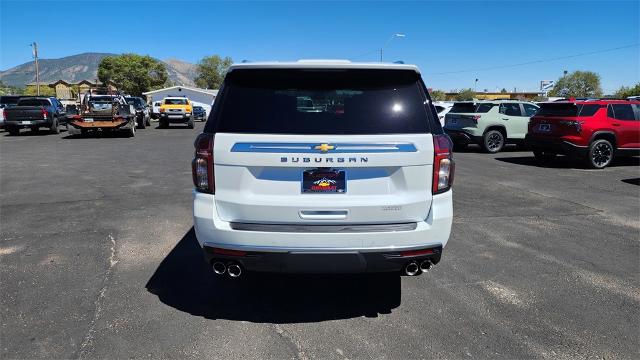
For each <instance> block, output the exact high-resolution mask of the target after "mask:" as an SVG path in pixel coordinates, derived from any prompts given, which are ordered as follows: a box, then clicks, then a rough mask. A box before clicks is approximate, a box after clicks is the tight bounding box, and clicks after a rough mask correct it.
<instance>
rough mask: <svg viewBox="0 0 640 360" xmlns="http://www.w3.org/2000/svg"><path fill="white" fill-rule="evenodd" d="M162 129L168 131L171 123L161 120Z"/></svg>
mask: <svg viewBox="0 0 640 360" xmlns="http://www.w3.org/2000/svg"><path fill="white" fill-rule="evenodd" d="M159 126H160V128H161V129H166V128H168V127H169V122H168V121H165V120H160V124H159Z"/></svg>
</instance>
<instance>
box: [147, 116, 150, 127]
mask: <svg viewBox="0 0 640 360" xmlns="http://www.w3.org/2000/svg"><path fill="white" fill-rule="evenodd" d="M146 123H147V126H151V118H150V117H148V118H147V122H146Z"/></svg>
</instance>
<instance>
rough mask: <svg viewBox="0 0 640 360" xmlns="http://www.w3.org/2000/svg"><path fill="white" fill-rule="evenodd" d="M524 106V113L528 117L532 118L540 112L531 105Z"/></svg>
mask: <svg viewBox="0 0 640 360" xmlns="http://www.w3.org/2000/svg"><path fill="white" fill-rule="evenodd" d="M522 106H524V113H525V114H526V115H527V116H528V117H532V116H533V115H535V113H536V112H537V111H538V108H537V107H536V106H534V105H531V104H522Z"/></svg>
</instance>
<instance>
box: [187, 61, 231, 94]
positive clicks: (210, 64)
mask: <svg viewBox="0 0 640 360" xmlns="http://www.w3.org/2000/svg"><path fill="white" fill-rule="evenodd" d="M231 64H233V60H232V59H231V58H230V57H228V56H227V57H225V58H221V57H220V56H219V55H212V56H205V57H203V58H202V59H201V60H200V61H199V62H198V64H197V65H196V78H195V79H193V81H195V83H196V85H197V86H198V87H201V88H207V89H219V88H220V85H222V80H224V74H225V73H226V72H227V69H228V68H229V66H231Z"/></svg>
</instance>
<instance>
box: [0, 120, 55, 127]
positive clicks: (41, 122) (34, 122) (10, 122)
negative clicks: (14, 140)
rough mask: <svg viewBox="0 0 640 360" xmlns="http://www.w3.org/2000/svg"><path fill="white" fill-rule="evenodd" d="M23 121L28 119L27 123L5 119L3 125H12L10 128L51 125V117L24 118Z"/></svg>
mask: <svg viewBox="0 0 640 360" xmlns="http://www.w3.org/2000/svg"><path fill="white" fill-rule="evenodd" d="M24 121H28V122H29V123H28V124H26V123H25V124H23V121H16V120H5V124H4V125H5V126H6V127H12V128H30V127H33V126H51V119H47V120H24Z"/></svg>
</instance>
